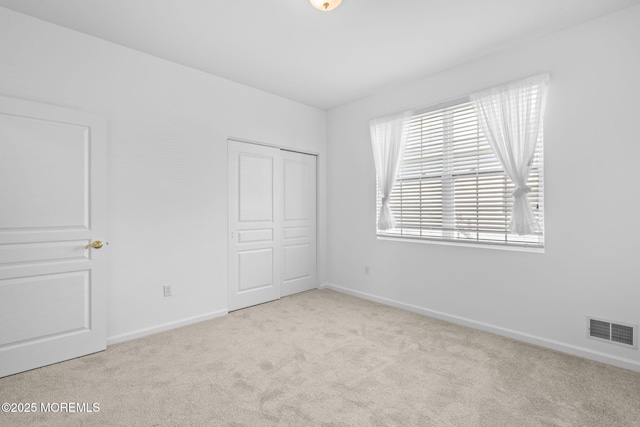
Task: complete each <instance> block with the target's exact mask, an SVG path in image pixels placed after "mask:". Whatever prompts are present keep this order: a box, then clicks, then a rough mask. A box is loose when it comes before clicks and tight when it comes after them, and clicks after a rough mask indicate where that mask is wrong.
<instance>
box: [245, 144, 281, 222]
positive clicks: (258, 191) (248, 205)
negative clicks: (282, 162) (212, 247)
mask: <svg viewBox="0 0 640 427" xmlns="http://www.w3.org/2000/svg"><path fill="white" fill-rule="evenodd" d="M273 160H274V159H273V157H270V156H268V155H267V156H265V155H262V156H260V155H256V154H249V153H239V154H238V201H239V206H238V214H239V218H238V220H239V221H240V222H255V221H273V196H274V194H273Z"/></svg>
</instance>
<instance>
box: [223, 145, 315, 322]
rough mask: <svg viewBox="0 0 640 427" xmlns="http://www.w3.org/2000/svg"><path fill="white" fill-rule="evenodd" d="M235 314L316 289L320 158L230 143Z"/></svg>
mask: <svg viewBox="0 0 640 427" xmlns="http://www.w3.org/2000/svg"><path fill="white" fill-rule="evenodd" d="M228 150H229V151H228V152H229V173H228V178H229V182H228V187H229V193H228V204H229V237H228V242H229V243H228V248H229V284H228V292H229V311H232V310H237V309H240V308H244V307H249V306H251V305H256V304H261V303H264V302H267V301H272V300H275V299H278V298H280V297H281V296H284V295H290V294H293V293H296V292H302V291H306V290H309V289H314V288H315V287H316V157H315V156H312V155H307V154H301V153H295V152H290V151H283V150H280V149H277V148H272V147H265V146H261V145H256V144H248V143H243V142H238V141H233V140H230V141H229V147H228Z"/></svg>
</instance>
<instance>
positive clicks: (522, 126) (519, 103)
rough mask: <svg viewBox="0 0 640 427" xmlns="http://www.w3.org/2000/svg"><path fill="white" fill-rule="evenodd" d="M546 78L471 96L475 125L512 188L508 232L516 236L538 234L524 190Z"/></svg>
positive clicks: (514, 83)
mask: <svg viewBox="0 0 640 427" xmlns="http://www.w3.org/2000/svg"><path fill="white" fill-rule="evenodd" d="M548 86H549V74H539V75H536V76H532V77H529V78H526V79H523V80H519V81H516V82H511V83H508V84H506V85H503V86H499V87H495V88H492V89H488V90H484V91H480V92H477V93H474V94H471V96H470V98H471V102H472V103H473V106H474V108H475V110H476V115H477V116H478V121H479V123H480V126H481V127H482V130H483V131H484V134H485V135H486V137H487V140H488V141H489V144H491V148H493V152H494V153H495V155H496V157H497V158H498V160H499V161H500V163H502V166H503V167H504V170H505V172H506V173H507V175H508V176H509V178H510V179H511V181H513V183H514V184H515V185H516V190H515V191H514V192H513V198H514V200H513V211H512V213H511V221H510V223H509V230H510V231H511V232H512V233H516V234H520V235H522V234H532V233H536V232H540V231H541V230H540V226H539V224H538V223H537V222H536V221H535V220H534V217H533V210H532V209H531V205H530V204H529V200H528V198H527V193H529V192H530V191H531V188H530V187H529V186H527V181H528V179H529V172H530V171H531V164H532V162H533V158H534V155H535V152H536V145H537V143H538V136H539V133H540V131H541V129H542V117H543V115H544V109H545V104H546V99H547V88H548Z"/></svg>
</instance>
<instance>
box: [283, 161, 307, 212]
mask: <svg viewBox="0 0 640 427" xmlns="http://www.w3.org/2000/svg"><path fill="white" fill-rule="evenodd" d="M311 157H313V156H311ZM283 166H284V220H285V221H291V220H304V219H310V214H311V213H310V209H311V207H312V204H311V203H310V200H309V199H310V197H315V191H312V190H311V178H312V177H311V176H310V168H311V164H310V163H309V162H308V159H302V160H293V159H284V160H283Z"/></svg>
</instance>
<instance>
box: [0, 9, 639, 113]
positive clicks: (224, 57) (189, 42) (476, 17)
mask: <svg viewBox="0 0 640 427" xmlns="http://www.w3.org/2000/svg"><path fill="white" fill-rule="evenodd" d="M635 4H640V0H343V1H342V5H341V6H340V7H339V8H338V9H336V10H334V11H332V12H320V11H318V10H316V9H314V8H313V7H312V6H311V4H310V3H309V0H271V1H265V0H226V1H225V0H48V1H47V0H0V6H4V7H6V8H8V9H12V10H15V11H18V12H22V13H25V14H27V15H31V16H34V17H37V18H40V19H43V20H46V21H50V22H53V23H56V24H59V25H62V26H64V27H68V28H71V29H74V30H77V31H80V32H83V33H86V34H90V35H93V36H95V37H99V38H101V39H105V40H109V41H111V42H114V43H117V44H120V45H123V46H127V47H130V48H133V49H137V50H140V51H143V52H147V53H150V54H152V55H155V56H158V57H161V58H165V59H168V60H170V61H174V62H177V63H180V64H184V65H187V66H189V67H193V68H196V69H199V70H202V71H204V72H207V73H211V74H214V75H217V76H220V77H223V78H226V79H229V80H233V81H236V82H238V83H242V84H245V85H248V86H252V87H254V88H258V89H262V90H264V91H267V92H270V93H273V94H276V95H280V96H283V97H286V98H290V99H293V100H296V101H299V102H302V103H305V104H308V105H312V106H316V107H319V108H322V109H331V108H333V107H336V106H339V105H341V104H344V103H347V102H350V101H353V100H356V99H359V98H362V97H365V96H367V95H370V94H373V93H375V92H377V91H380V90H383V89H385V88H388V87H391V86H394V85H397V84H401V83H404V82H408V81H411V80H415V79H417V78H420V77H423V76H426V75H428V74H430V73H434V72H437V71H441V70H444V69H446V68H449V67H452V66H454V65H457V64H461V63H463V62H466V61H469V60H471V59H474V58H477V57H480V56H483V55H486V54H488V53H490V52H493V51H496V50H499V49H501V48H504V47H506V46H509V45H512V44H514V43H517V42H520V41H523V40H527V39H531V38H534V37H539V36H542V35H544V34H548V33H550V32H553V31H557V30H559V29H562V28H566V27H569V26H572V25H576V24H579V23H581V22H585V21H587V20H590V19H594V18H597V17H600V16H603V15H606V14H609V13H612V12H615V11H618V10H621V9H624V8H626V7H629V6H632V5H635Z"/></svg>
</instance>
